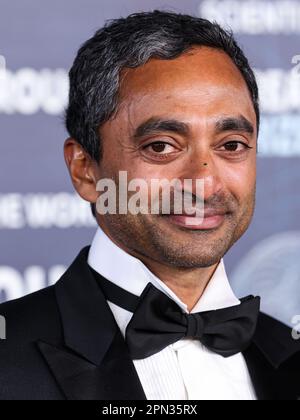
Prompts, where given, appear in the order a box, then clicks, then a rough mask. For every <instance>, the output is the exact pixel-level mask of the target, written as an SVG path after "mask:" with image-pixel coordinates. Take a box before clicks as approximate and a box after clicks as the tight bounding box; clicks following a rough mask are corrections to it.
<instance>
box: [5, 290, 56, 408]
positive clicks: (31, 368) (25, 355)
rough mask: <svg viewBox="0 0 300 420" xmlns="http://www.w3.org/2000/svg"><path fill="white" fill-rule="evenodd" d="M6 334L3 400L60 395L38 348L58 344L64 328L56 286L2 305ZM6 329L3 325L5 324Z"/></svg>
mask: <svg viewBox="0 0 300 420" xmlns="http://www.w3.org/2000/svg"><path fill="white" fill-rule="evenodd" d="M0 316H1V317H2V318H1V322H2V323H3V320H4V323H5V324H6V325H5V329H6V337H5V339H0V400H6V399H8V400H12V399H21V400H22V399H26V400H27V399H33V398H34V399H41V400H43V399H61V393H60V391H59V390H58V388H57V386H56V384H55V382H54V379H53V378H52V376H51V375H50V372H49V370H48V367H47V365H46V363H45V362H44V359H43V357H42V355H41V353H40V351H39V349H38V346H37V342H38V341H39V340H44V341H47V342H50V343H51V342H52V343H54V344H58V345H59V343H60V342H61V340H62V338H61V336H62V328H61V323H60V317H59V312H58V307H57V304H56V298H55V289H54V287H53V286H51V287H48V288H46V289H43V290H40V291H38V292H36V293H32V294H30V295H27V296H25V297H22V298H20V299H17V300H13V301H10V302H6V303H3V304H1V305H0ZM2 329H3V328H2Z"/></svg>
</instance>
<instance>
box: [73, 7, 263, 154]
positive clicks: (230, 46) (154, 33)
mask: <svg viewBox="0 0 300 420" xmlns="http://www.w3.org/2000/svg"><path fill="white" fill-rule="evenodd" d="M194 46H205V47H211V48H215V49H218V50H222V51H224V52H225V53H227V54H228V55H229V57H231V59H232V60H233V62H234V63H235V65H236V66H237V67H238V69H239V70H240V72H241V74H242V76H243V78H244V80H245V82H246V84H247V86H248V89H249V92H250V95H251V98H252V101H253V106H254V109H255V113H256V117H257V127H259V122H260V111H259V95H258V86H257V82H256V79H255V75H254V73H253V70H252V69H251V67H250V64H249V62H248V59H247V58H246V56H245V54H244V53H243V51H242V49H241V48H240V47H239V45H238V44H237V42H236V40H235V39H234V36H233V34H232V31H230V30H225V29H223V28H222V27H221V26H220V25H218V24H217V23H216V22H210V21H208V20H206V19H202V18H199V17H194V16H189V15H186V14H180V13H174V12H169V11H161V10H154V11H151V12H141V13H133V14H131V15H129V16H128V17H126V18H119V19H111V20H108V21H107V22H106V23H105V25H104V26H103V28H101V29H100V30H98V31H97V32H96V33H95V35H94V36H93V37H92V38H91V39H89V40H88V41H86V42H85V43H84V44H83V45H82V47H81V48H80V49H79V51H78V54H77V56H76V58H75V61H74V63H73V66H72V68H71V70H70V72H69V78H70V91H69V105H68V108H67V110H66V116H65V122H66V128H67V130H68V132H69V135H70V136H71V137H73V138H74V139H75V140H76V141H77V142H78V143H79V144H81V146H82V147H83V148H84V149H85V150H86V152H88V154H89V155H90V156H91V157H92V158H93V159H94V160H96V161H98V162H99V161H100V159H101V153H102V150H101V139H100V136H99V127H100V126H101V125H102V124H104V123H105V122H106V121H108V120H109V119H110V118H111V117H112V116H113V114H114V113H115V112H116V111H117V109H118V92H119V85H120V72H121V70H122V69H123V68H126V67H127V68H135V67H139V66H141V65H143V64H145V63H146V62H147V61H148V60H149V59H150V58H159V59H164V60H166V59H173V58H176V57H178V56H180V55H181V54H183V53H184V52H187V51H188V50H191V49H192V48H193V47H194Z"/></svg>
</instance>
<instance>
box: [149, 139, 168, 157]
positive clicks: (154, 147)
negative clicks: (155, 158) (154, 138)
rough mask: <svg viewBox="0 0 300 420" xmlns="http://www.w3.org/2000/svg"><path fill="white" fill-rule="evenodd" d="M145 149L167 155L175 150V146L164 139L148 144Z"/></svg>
mask: <svg viewBox="0 0 300 420" xmlns="http://www.w3.org/2000/svg"><path fill="white" fill-rule="evenodd" d="M143 149H144V150H150V152H152V153H153V154H159V155H167V154H169V153H172V152H174V150H175V147H174V146H172V145H171V144H169V143H164V142H162V141H159V142H155V143H151V144H148V145H147V146H144V147H143Z"/></svg>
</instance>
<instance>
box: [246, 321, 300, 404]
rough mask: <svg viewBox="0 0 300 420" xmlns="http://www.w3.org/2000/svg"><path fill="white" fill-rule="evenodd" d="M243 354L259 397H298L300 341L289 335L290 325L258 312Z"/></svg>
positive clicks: (285, 398) (299, 392)
mask: <svg viewBox="0 0 300 420" xmlns="http://www.w3.org/2000/svg"><path fill="white" fill-rule="evenodd" d="M244 357H245V360H246V363H247V365H248V369H249V372H250V376H251V379H252V383H253V385H254V388H255V391H256V395H257V398H258V399H259V400H280V399H281V400H282V399H283V400H297V399H299V397H300V381H299V369H297V368H295V367H296V366H297V364H298V363H299V361H300V342H299V341H295V340H293V339H292V336H291V328H289V327H287V326H286V325H284V324H282V323H281V322H279V321H277V320H275V319H273V318H271V317H269V316H268V315H266V314H263V313H261V314H260V317H259V321H258V325H257V330H256V334H255V337H254V340H253V343H252V345H251V346H250V348H248V349H247V350H246V351H245V352H244ZM296 359H298V363H297V362H296V363H295V361H296ZM295 365H296V366H295Z"/></svg>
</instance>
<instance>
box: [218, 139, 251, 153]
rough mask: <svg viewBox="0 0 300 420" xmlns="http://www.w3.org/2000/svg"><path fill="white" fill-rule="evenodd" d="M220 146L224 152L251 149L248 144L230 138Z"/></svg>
mask: <svg viewBox="0 0 300 420" xmlns="http://www.w3.org/2000/svg"><path fill="white" fill-rule="evenodd" d="M222 147H225V151H226V152H237V153H238V152H243V151H245V150H246V149H253V147H250V146H248V144H246V143H243V142H242V141H237V140H232V141H229V142H227V143H225V144H223V146H222Z"/></svg>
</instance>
